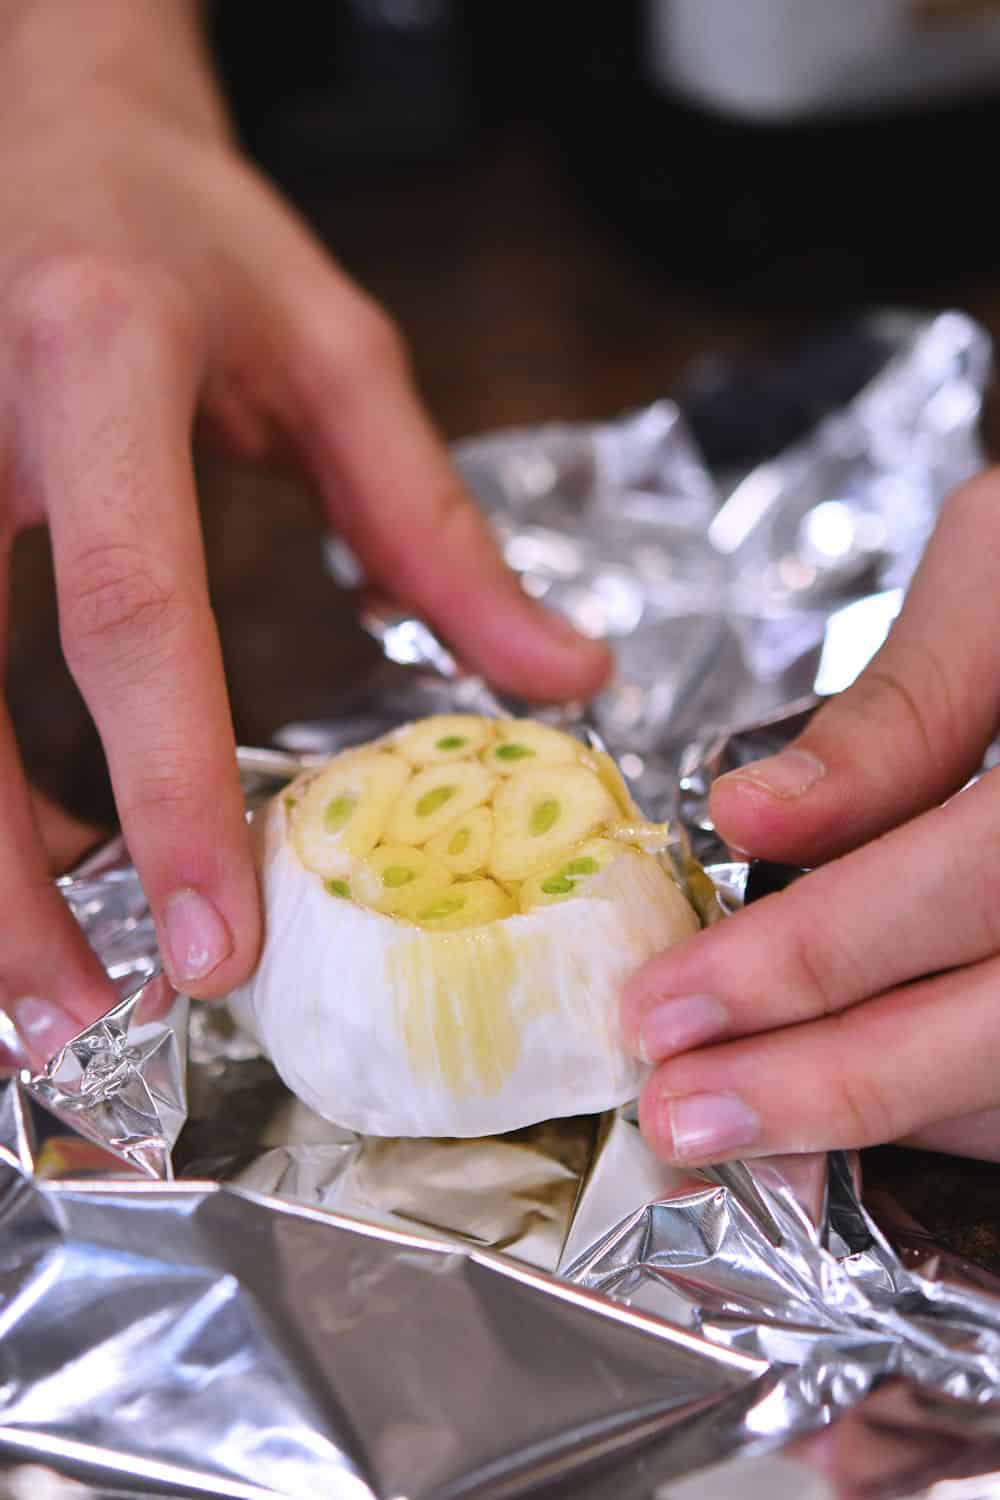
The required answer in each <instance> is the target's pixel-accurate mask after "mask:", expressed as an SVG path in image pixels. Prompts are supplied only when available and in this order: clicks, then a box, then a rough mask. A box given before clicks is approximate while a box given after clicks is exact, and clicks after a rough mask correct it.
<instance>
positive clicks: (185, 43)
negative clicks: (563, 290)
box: [0, 0, 608, 1053]
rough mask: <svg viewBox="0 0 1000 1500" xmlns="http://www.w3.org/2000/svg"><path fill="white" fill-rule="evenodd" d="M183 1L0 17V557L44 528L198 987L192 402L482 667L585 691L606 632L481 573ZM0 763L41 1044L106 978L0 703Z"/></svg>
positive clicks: (207, 655) (201, 778)
mask: <svg viewBox="0 0 1000 1500" xmlns="http://www.w3.org/2000/svg"><path fill="white" fill-rule="evenodd" d="M194 15H195V7H193V6H192V5H190V4H188V3H186V0H172V3H171V4H170V5H164V4H163V3H162V0H99V3H95V4H92V5H91V6H88V9H87V26H86V27H85V28H81V27H79V26H73V25H67V21H68V19H69V17H68V13H67V8H66V7H65V5H64V4H61V3H56V0H36V3H33V4H32V5H30V6H22V7H14V8H12V9H11V11H10V12H9V13H7V12H5V14H4V16H3V18H2V19H0V91H2V94H3V98H4V112H3V120H2V123H0V162H2V169H3V170H2V172H0V420H2V425H0V457H2V459H3V478H2V489H0V554H3V561H4V562H5V560H6V557H5V555H6V553H7V552H8V551H9V548H10V544H11V541H12V539H13V537H14V536H15V535H16V534H17V532H18V531H20V530H21V529H23V528H25V527H28V526H33V525H38V524H42V523H44V524H47V525H48V527H49V530H50V533H51V539H52V547H53V555H54V560H55V572H56V580H57V591H58V601H59V614H60V628H61V634H62V640H63V646H64V650H65V654H66V658H67V661H68V663H69V666H70V668H71V670H72V672H73V675H74V677H75V679H76V681H77V683H78V684H79V686H80V688H81V690H82V692H83V695H84V697H85V699H86V701H87V703H88V706H89V708H90V710H91V712H92V713H93V715H94V718H95V720H96V722H97V725H98V728H99V731H100V733H101V737H102V740H103V744H104V747H105V751H106V754H107V759H108V763H109V768H110V772H111V777H112V782H113V786H114V790H115V796H116V800H117V805H118V809H119V812H120V815H121V821H122V825H123V829H124V832H125V835H126V837H127V840H128V843H129V847H130V850H131V853H132V856H133V858H134V860H135V862H136V865H137V867H138V870H139V873H140V875H141V877H142V880H143V884H144V887H145V890H146V893H147V895H148V897H149V900H150V903H151V907H152V910H153V913H154V915H155V918H156V923H157V929H158V933H159V938H160V944H161V949H162V952H163V955H164V959H165V962H166V965H167V968H168V971H169V973H170V975H171V977H172V979H173V980H174V981H175V982H176V984H177V985H178V986H181V987H184V988H186V989H188V990H189V991H190V992H192V993H194V994H196V995H200V996H213V995H219V994H222V993H224V992H225V991H227V990H228V989H230V988H231V987H232V986H233V985H235V984H236V983H237V982H239V981H240V980H242V979H243V978H244V977H245V976H246V974H247V973H248V971H249V970H250V968H251V967H252V965H253V962H254V960H255V956H256V953H257V948H258V941H259V915H258V897H257V889H256V884H255V879H254V873H253V868H252V863H251V859H250V856H249V852H248V844H247V838H246V828H245V823H244V818H243V807H242V800H241V795H240V787H239V781H238V777H237V773H236V767H235V759H234V753H233V752H234V744H233V730H232V726H231V722H230V716H229V710H228V706H227V700H226V691H225V684H224V681H223V673H222V664H221V660H220V653H219V644H218V640H217V636H216V630H215V624H214V621H213V617H212V612H211V608H210V604H209V598H208V592H207V588H206V580H205V573H204V563H203V557H202V544H201V536H200V531H199V523H198V511H197V505H196V497H195V490H194V483H193V478H192V466H191V456H190V439H191V427H192V422H193V420H194V419H195V417H196V416H197V417H198V419H199V420H200V421H201V422H202V423H203V424H204V426H205V428H206V430H208V431H209V432H210V433H211V434H212V435H214V436H215V437H217V438H219V439H221V441H222V442H224V443H225V444H226V445H227V446H228V447H229V448H231V449H234V450H236V451H237V452H238V453H240V454H242V455H244V456H249V457H253V458H260V459H264V458H270V457H276V456H287V457H291V458H292V459H293V460H294V461H296V462H297V463H299V464H301V465H302V466H303V467H304V469H305V470H306V471H307V473H308V474H309V476H311V478H312V480H313V481H314V482H315V485H316V487H317V489H318V491H319V494H320V497H321V499H322V502H323V504H324V506H325V509H326V513H327V515H328V517H329V519H330V521H331V523H332V525H333V526H335V527H336V528H337V530H339V531H340V532H341V533H342V534H343V535H344V536H345V538H346V539H347V540H348V542H349V543H350V545H351V546H352V547H353V549H354V551H355V552H356V553H357V554H358V556H359V557H360V559H361V561H362V563H363V564H364V566H365V568H366V570H367V573H368V576H369V578H370V579H371V580H372V582H373V584H375V585H378V586H380V587H381V588H382V589H383V590H384V591H386V592H388V593H391V594H392V595H393V596H394V597H395V598H396V599H398V600H399V601H400V602H401V603H403V604H405V605H407V606H409V607H412V608H413V609H415V610H417V611H419V612H420V613H421V614H423V615H424V616H426V618H427V619H428V620H429V621H430V622H431V623H432V624H433V625H434V626H435V627H437V628H438V629H439V630H440V631H441V633H442V634H443V635H444V636H445V637H446V638H447V639H448V640H449V641H450V642H451V643H452V644H453V645H454V646H455V647H456V648H457V649H458V650H459V651H460V653H461V654H462V656H463V657H464V659H465V660H466V661H467V662H468V663H469V664H470V665H471V666H472V667H474V668H476V669H478V670H481V671H483V672H484V673H486V674H487V675H489V676H490V678H491V679H492V680H493V681H494V682H495V683H496V684H498V686H499V687H501V688H502V689H508V690H511V691H514V692H520V693H524V694H525V695H528V696H532V697H535V698H548V697H569V696H574V695H578V694H580V695H582V694H587V693H589V692H591V691H593V690H594V689H595V688H596V687H597V686H598V685H599V683H600V681H601V680H602V678H603V677H604V675H605V673H606V670H607V666H608V657H607V653H606V652H605V650H604V648H603V647H600V646H597V645H595V644H593V643H588V642H584V641H583V640H582V639H581V638H580V637H579V636H577V635H576V633H575V632H573V631H572V630H571V628H570V627H569V626H568V625H566V624H564V623H562V622H558V621H555V620H553V619H552V618H551V617H549V616H547V615H546V614H544V613H543V612H542V611H541V609H540V608H539V607H538V606H537V605H535V604H533V603H532V602H531V601H530V600H528V599H527V598H526V597H525V596H524V595H523V594H522V593H521V591H520V589H519V588H518V586H517V584H516V582H515V581H514V579H513V578H512V576H511V575H510V574H509V573H508V572H507V570H506V569H505V567H504V565H503V563H502V561H501V559H500V557H499V554H498V552H497V550H496V548H495V546H494V544H493V541H492V540H491V537H490V534H489V532H488V530H487V527H486V525H485V523H484V522H483V521H482V519H481V518H480V515H479V513H478V512H477V511H476V509H475V508H474V507H473V506H472V504H471V503H470V502H469V500H468V498H467V496H466V495H465V494H464V493H463V491H462V489H461V486H460V484H459V481H458V480H457V478H456V476H455V473H454V471H453V470H452V468H451V467H450V465H449V463H448V459H447V455H446V453H445V450H444V448H443V446H442V444H441V442H440V441H439V439H438V437H437V436H436V434H435V433H434V431H433V429H432V427H431V425H430V423H429V421H428V419H427V417H426V415H425V413H424V411H423V410H422V408H421V405H420V402H419V399H418V397H417V395H416V393H415V391H414V388H413V385H412V383H411V379H410V374H409V371H408V368H407V362H406V357H405V354H404V351H403V349H402V347H401V344H400V340H399V337H398V335H397V334H396V332H395V330H394V328H393V327H392V325H391V324H390V323H389V321H388V320H387V318H386V317H385V315H384V314H383V313H382V312H381V311H379V309H378V308H376V307H375V306H374V305H373V304H372V303H371V302H370V301H369V300H368V299H367V298H366V297H365V296H364V294H363V293H362V292H361V291H360V290H359V289H358V288H357V287H355V286H354V285H353V284H352V283H351V282H350V281H349V280H348V279H347V277H346V276H345V275H344V274H343V273H342V272H341V271H339V270H338V269H337V268H336V266H335V265H333V264H332V262H331V261H330V259H329V258H328V257H327V255H326V254H325V253H324V251H323V250H322V248H321V247H320V245H319V244H318V243H317V242H316V241H314V239H313V238H312V237H311V235H310V234H309V233H308V231H307V230H306V229H305V228H304V226H303V225H302V224H301V223H300V222H299V221H298V219H297V218H296V217H295V215H294V214H293V213H292V212H291V211H290V210H289V208H288V207H287V206H286V205H285V204H284V203H283V202H282V201H281V200H280V199H279V198H278V197H277V196H276V195H275V194H274V193H273V192H272V191H271V190H270V188H269V187H268V186H267V185H266V184H265V183H264V181H263V180H262V179H261V178H260V177H258V176H257V174H256V173H255V172H254V171H253V170H252V168H251V167H250V166H249V165H248V164H247V163H246V162H245V161H244V160H242V159H241V157H240V156H239V154H238V153H237V151H236V150H235V148H234V147H233V145H232V143H231V141H230V140H229V138H228V134H227V127H226V124H225V121H224V118H223V115H222V111H221V109H220V107H219V104H218V101H217V98H216V95H215V91H214V86H213V84H212V82H211V79H210V76H209V73H208V70H207V66H206V64H205V62H204V60H203V59H202V57H201V53H200V48H199V43H198V37H197V30H196V26H195V22H194ZM2 605H3V600H2V599H0V609H2ZM0 777H2V781H3V788H4V793H3V799H2V802H0V908H2V910H3V913H4V920H3V941H2V949H0V1003H3V1004H4V1006H5V1008H8V1009H9V1010H11V1011H12V1013H13V1015H14V1017H15V1020H17V1018H18V1016H19V1015H20V1020H21V1025H22V1030H24V1031H25V1033H26V1034H27V1040H29V1042H31V1043H32V1044H33V1045H34V1047H35V1050H36V1052H39V1053H44V1052H48V1051H51V1050H52V1048H53V1046H54V1045H56V1044H57V1043H58V1042H59V1041H62V1040H64V1039H65V1036H66V1035H67V1034H71V1033H72V1031H74V1030H76V1029H78V1026H79V1023H81V1022H84V1021H86V1020H89V1019H91V1018H92V1017H94V1016H95V1015H97V1014H99V1013H100V1011H101V1010H102V1009H103V1008H105V1007H106V1005H107V1004H109V1003H110V1002H111V999H112V996H111V993H110V990H109V988H108V987H107V985H106V982H105V978H104V975H103V973H102V972H101V971H100V969H99V967H98V965H97V963H96V961H95V959H94V958H93V956H92V955H91V954H90V952H89V950H88V949H87V947H86V945H85V943H84V942H83V940H82V938H81V936H80V934H79V932H78V930H77V928H76V926H75V924H74V923H73V922H72V921H71V920H70V919H69V917H68V916H67V914H66V912H65V910H64V909H63V904H62V902H61V900H60V898H59V896H58V895H57V894H56V892H55V891H54V889H53V887H52V885H51V884H50V882H49V879H48V871H47V868H46V863H45V857H44V854H43V851H42V844H41V840H40V838H39V835H38V830H37V826H36V823H35V820H34V818H33V814H32V808H31V803H30V800H29V795H28V791H27V787H26V784H25V779H24V775H23V772H22V769H21V766H20V765H19V762H18V757H17V753H16V749H15V744H14V738H13V733H12V730H11V725H10V722H9V719H8V717H7V715H6V712H5V711H4V710H3V708H2V705H0ZM26 996H31V997H34V998H33V999H31V1000H30V1001H29V1002H28V1003H27V1005H26V1006H25V1005H20V1007H19V1002H20V1001H22V999H23V998H24V997H26Z"/></svg>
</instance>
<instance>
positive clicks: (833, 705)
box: [711, 469, 1000, 865]
mask: <svg viewBox="0 0 1000 1500" xmlns="http://www.w3.org/2000/svg"><path fill="white" fill-rule="evenodd" d="M998 521H1000V470H996V469H994V470H992V471H988V472H986V473H984V474H982V475H980V476H979V477H978V478H976V479H974V480H972V481H971V482H970V483H968V484H966V485H964V486H963V487H962V488H961V489H959V490H957V491H956V492H955V494H954V495H953V496H952V497H951V498H950V499H949V501H948V502H947V504H946V505H945V507H944V509H943V510H942V513H941V518H940V520H939V522H938V526H937V530H936V531H935V534H934V536H933V538H932V539H931V542H930V544H929V546H928V549H927V552H926V554H925V556H924V560H923V562H922V564H921V566H920V569H919V571H918V573H917V575H916V577H915V579H914V581H913V583H912V585H911V587H910V590H909V592H908V594H907V598H906V602H905V604H904V607H903V610H902V613H901V614H900V616H899V618H898V620H897V621H896V623H895V625H894V627H893V629H892V631H891V633H890V635H889V638H888V640H887V641H886V643H885V645H884V646H883V648H882V650H881V651H880V652H879V653H878V655H877V656H876V657H874V659H873V660H872V662H871V663H870V664H869V666H868V667H867V668H866V669H865V671H864V672H863V673H862V674H861V676H860V677H859V678H858V679H857V681H856V682H855V683H854V684H853V685H852V686H851V687H849V688H848V689H847V690H846V691H845V692H843V693H841V694H839V695H838V696H837V697H835V698H832V699H830V700H829V702H828V703H826V704H825V705H824V707H823V708H821V709H820V710H819V712H818V713H817V714H816V715H815V717H814V718H813V719H812V721H811V723H810V724H809V726H808V728H807V729H806V730H805V732H804V733H803V734H801V735H800V736H799V737H798V738H797V739H796V740H795V741H793V743H792V744H791V745H789V746H788V747H787V748H786V749H785V750H782V751H781V752H780V754H778V755H775V756H769V757H768V758H767V759H766V760H760V761H756V762H754V763H753V764H751V765H748V766H745V767H742V768H741V769H740V770H738V771H731V772H730V773H729V774H728V775H726V776H722V777H720V778H719V780H718V781H717V782H716V783H715V786H714V787H713V789H712V797H711V811H712V816H713V819H714V821H715V826H716V827H717V828H718V830H719V832H720V833H721V834H722V836H723V837H724V838H725V839H726V840H728V841H729V842H730V843H732V844H734V845H735V846H737V847H738V848H741V849H744V850H747V851H748V852H749V853H752V854H755V855H758V856H760V857H761V858H764V859H772V860H778V861H783V862H787V863H792V864H799V865H813V864H818V863H820V862H822V861H824V860H827V859H831V858H833V857H834V856H836V855H838V854H842V853H844V852H845V851H847V850H849V849H853V848H856V847H857V846H858V845H860V844H862V843H865V842H867V841H868V840H869V839H871V838H875V837H876V836H877V835H879V834H881V833H884V832H885V831H886V830H887V829H889V828H892V827H895V826H896V825H897V824H899V823H902V822H905V821H906V820H907V819H909V818H911V817H913V816H914V815H915V814H917V813H919V812H922V811H925V810H926V809H927V808H929V807H932V806H934V805H936V804H937V803H939V802H941V801H943V800H944V799H945V798H946V797H948V796H949V795H950V794H951V793H953V792H954V791H956V790H957V789H958V788H959V787H960V786H961V785H962V784H963V783H964V782H965V781H966V780H967V779H968V778H969V776H971V775H972V774H973V773H974V772H975V771H976V770H977V769H978V767H979V764H980V762H981V759H982V756H983V752H984V751H985V749H986V746H987V745H988V744H989V742H990V739H991V737H992V735H993V733H994V730H995V727H996V723H997V718H998V708H1000V594H998V590H997V583H998V580H1000V524H998Z"/></svg>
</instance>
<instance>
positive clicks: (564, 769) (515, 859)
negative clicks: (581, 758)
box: [489, 765, 618, 880]
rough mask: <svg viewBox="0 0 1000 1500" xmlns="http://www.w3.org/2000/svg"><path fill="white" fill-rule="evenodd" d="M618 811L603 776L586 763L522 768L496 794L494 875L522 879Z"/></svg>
mask: <svg viewBox="0 0 1000 1500" xmlns="http://www.w3.org/2000/svg"><path fill="white" fill-rule="evenodd" d="M617 811H618V810H617V807H616V806H615V803H614V802H613V801H612V800H611V798H610V796H609V795H608V793H607V791H606V790H605V788H604V787H603V786H602V785H601V782H600V780H599V779H598V777H597V776H596V775H595V774H594V772H593V771H590V770H588V769H587V768H586V767H585V766H579V765H577V766H553V767H551V768H550V767H548V766H533V767H529V768H527V769H525V770H522V771H518V772H517V774H516V775H514V776H511V777H509V778H508V780H507V781H505V782H504V784H503V785H502V786H501V788H500V790H499V791H498V792H497V794H496V797H495V798H494V802H493V817H494V822H495V825H496V831H495V837H494V840H493V852H492V854H491V856H490V866H489V868H490V874H491V875H495V876H496V878H497V879H498V880H523V879H524V877H525V876H527V875H531V874H532V873H533V872H534V871H535V870H538V869H540V868H541V867H542V866H543V865H546V864H548V863H549V862H550V861H552V860H553V859H555V858H558V857H559V856H560V855H561V853H562V851H563V850H565V849H571V848H572V847H573V845H574V844H578V843H579V842H580V841H581V839H585V838H586V837H587V836H588V835H589V834H591V833H593V832H594V831H595V830H596V829H597V828H599V827H600V826H601V824H602V823H606V822H607V821H609V820H613V819H614V818H615V817H616V816H617Z"/></svg>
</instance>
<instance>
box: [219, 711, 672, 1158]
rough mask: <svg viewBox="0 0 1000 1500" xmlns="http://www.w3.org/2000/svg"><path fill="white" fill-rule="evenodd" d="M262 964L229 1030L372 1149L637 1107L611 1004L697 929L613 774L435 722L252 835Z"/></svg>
mask: <svg viewBox="0 0 1000 1500" xmlns="http://www.w3.org/2000/svg"><path fill="white" fill-rule="evenodd" d="M255 833H256V841H257V846H258V852H259V855H260V863H261V877H262V883H263V892H264V905H265V913H266V937H265V943H264V948H263V952H262V955H261V959H260V963H259V965H258V967H257V970H256V972H255V973H254V974H253V976H252V977H251V978H250V980H249V981H248V982H247V984H246V985H244V986H243V987H242V988H241V989H240V990H238V991H237V992H236V994H235V995H234V996H232V998H231V1006H232V1009H233V1013H234V1015H235V1016H236V1018H237V1020H238V1021H239V1023H240V1024H241V1025H243V1026H244V1027H245V1028H246V1029H248V1030H249V1031H251V1032H252V1033H253V1034H254V1035H255V1036H256V1037H257V1039H258V1041H259V1042H260V1044H261V1046H262V1047H263V1049H264V1050H265V1051H266V1052H267V1054H268V1055H269V1056H270V1057H271V1059H272V1061H273V1062H274V1065H275V1067H276V1068H277V1069H278V1072H279V1073H280V1074H281V1076H282V1078H283V1079H284V1081H285V1082H286V1084H287V1085H288V1087H289V1088H291V1089H292V1090H293V1091H294V1092H295V1093H296V1094H298V1095H299V1096H300V1097H301V1098H302V1099H304V1100H305V1101H306V1103H307V1104H309V1105H311V1106H312V1107H313V1108H314V1109H316V1110H318V1111H319V1113H320V1114H322V1115H325V1116H326V1117H327V1118H328V1119H331V1120H334V1121H335V1122H336V1123H337V1124H339V1125H342V1126H346V1127H348V1128H350V1129H353V1130H357V1131H361V1132H363V1133H365V1134H373V1135H394V1136H401V1135H411V1136H418V1135H435V1136H471V1135H488V1134H494V1133H496V1132H500V1131H505V1130H513V1129H516V1128H518V1127H520V1126H523V1125H527V1124H531V1123H534V1122H535V1121H538V1120H543V1119H548V1118H552V1117H555V1116H557V1115H568V1114H581V1113H589V1112H591V1111H597V1110H603V1109H608V1108H611V1107H613V1106H615V1105H619V1104H622V1103H625V1102H626V1101H627V1100H629V1099H630V1098H633V1097H634V1096H635V1094H636V1093H637V1092H638V1089H639V1087H640V1085H641V1083H642V1079H643V1076H644V1073H645V1071H646V1070H645V1069H644V1068H643V1067H642V1065H641V1064H640V1063H638V1062H637V1061H636V1060H635V1059H634V1058H632V1057H631V1056H630V1055H629V1054H628V1053H627V1052H626V1051H625V1049H624V1047H623V1046H622V1043H621V1037H620V1033H619V1023H618V1000H619V994H620V991H621V987H622V985H623V983H624V981H625V979H626V978H627V977H628V975H629V974H630V973H631V972H632V971H633V970H634V969H636V968H637V967H638V966H639V964H641V963H642V962H643V961H644V960H645V959H647V958H649V957H650V956H651V955H652V954H653V953H655V952H657V951H658V950H659V949H661V948H665V947H667V946H668V945H669V944H670V943H673V942H676V941H677V940H678V939H680V938H682V937H685V936H687V935H688V934H689V933H691V932H693V931H694V930H695V929H696V928H697V926H698V922H697V919H696V917H695V915H694V913H693V911H692V910H691V908H690V906H689V905H688V902H687V901H686V899H685V897H684V896H683V894H682V893H681V891H680V890H679V889H678V887H677V886H676V884H675V883H674V881H673V879H672V878H671V876H670V875H669V874H668V873H667V870H666V869H665V867H664V865H663V863H661V861H660V860H659V859H658V858H657V856H656V854H655V852H651V850H652V849H654V848H655V846H656V844H657V843H659V844H661V845H662V842H663V838H664V833H665V830H664V829H663V828H662V827H661V826H660V825H649V824H645V823H643V822H642V820H641V817H640V816H639V813H638V810H637V809H636V807H635V805H634V804H633V803H632V801H631V799H630V797H629V795H628V791H627V789H626V787H625V784H624V782H623V781H622V779H621V777H620V775H619V774H618V771H617V769H616V767H615V766H614V763H613V762H612V761H611V760H610V759H609V757H607V756H605V755H598V754H596V753H595V752H593V751H591V750H588V749H587V748H586V747H585V746H583V745H581V744H580V743H578V742H577V741H576V740H575V739H573V738H572V737H571V736H569V735H565V734H562V733H560V732H558V731H557V730H554V729H550V728H548V727H547V726H545V725H542V724H536V723H534V722H532V721H530V720H500V721H493V720H490V719H485V718H479V717H476V716H473V715H465V714H456V715H438V716H436V717H434V718H430V719H425V720H423V721H421V722H420V723H417V724H413V725H408V726H406V727H405V728H403V729H401V730H397V731H395V732H394V733H393V734H391V735H387V736H386V737H385V738H384V739H381V740H378V741H375V742H374V743H372V744H370V745H365V746H363V747H361V748H360V749H357V750H349V751H345V752H344V753H343V754H341V755H338V756H336V757H335V758H334V759H333V760H331V761H330V762H329V763H328V764H327V765H326V766H324V767H322V768H321V769H320V770H318V771H309V772H307V773H305V774H304V775H302V776H301V777H299V778H298V779H297V780H296V781H295V782H294V783H293V784H292V785H291V786H290V787H289V788H288V789H287V791H286V792H285V793H284V795H282V796H281V797H278V798H275V799H274V800H273V801H272V802H271V803H270V804H269V805H268V807H267V808H266V809H265V810H264V811H263V812H262V813H261V814H260V815H259V818H258V821H257V825H256V830H255Z"/></svg>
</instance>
